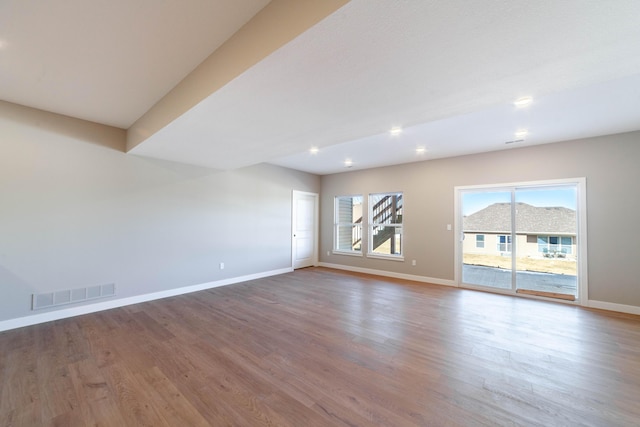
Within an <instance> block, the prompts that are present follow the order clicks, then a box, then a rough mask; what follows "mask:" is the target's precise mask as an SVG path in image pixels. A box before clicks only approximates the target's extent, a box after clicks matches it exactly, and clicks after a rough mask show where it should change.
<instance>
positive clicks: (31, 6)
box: [0, 0, 640, 174]
mask: <svg viewBox="0 0 640 427" xmlns="http://www.w3.org/2000/svg"><path fill="white" fill-rule="evenodd" d="M266 3H267V2H266V1H257V0H256V1H243V2H238V1H233V0H229V1H215V2H213V1H211V2H206V1H195V0H192V1H184V0H183V1H178V0H175V1H169V0H166V1H162V2H158V1H157V0H146V1H135V2H130V1H126V0H117V1H114V0H111V1H104V2H96V1H94V2H86V1H83V0H75V1H74V0H58V1H56V2H46V1H41V2H24V1H19V0H9V1H6V0H5V1H3V2H0V40H2V41H3V42H4V43H3V44H4V45H5V46H4V48H2V49H0V82H2V83H1V84H0V99H4V100H7V101H11V102H16V103H19V104H24V105H28V106H33V107H37V108H42V109H45V110H49V111H54V112H58V113H62V114H67V115H71V116H76V117H80V118H84V119H89V120H93V121H97V122H101V123H106V124H112V125H116V126H119V127H123V128H127V127H128V126H130V125H131V124H132V123H133V122H134V121H135V120H136V119H138V118H139V117H140V116H141V115H142V114H143V113H144V112H145V111H146V110H148V109H149V108H150V107H151V106H152V105H153V104H154V103H155V102H156V101H157V100H158V99H160V98H161V97H162V96H163V95H164V94H165V93H167V91H168V90H169V89H171V88H172V87H173V86H174V85H176V84H177V83H178V82H179V81H180V80H181V79H182V78H183V77H184V76H185V75H186V74H187V73H188V72H189V71H190V70H192V69H193V68H194V67H195V66H196V65H197V64H198V63H199V62H200V61H202V60H203V59H205V58H206V57H207V56H208V55H209V54H210V53H211V52H212V51H213V50H214V49H215V48H216V47H218V46H219V45H220V44H221V43H222V42H223V41H224V40H225V39H226V38H228V37H229V36H230V35H231V34H232V33H233V32H234V31H235V30H237V29H238V28H239V27H240V26H241V25H242V24H243V23H244V22H246V21H247V20H248V19H249V18H250V17H251V16H252V15H253V14H255V13H256V12H257V11H258V10H260V9H261V8H262V7H263V6H264V5H265V4H266ZM86 4H90V5H91V6H83V5H86ZM176 17H179V19H176ZM639 20H640V2H638V1H637V0H616V1H615V2H603V1H588V0H563V1H558V0H537V1H535V2H532V1H527V0H502V1H499V0H476V1H472V2H471V1H463V0H449V1H446V2H444V1H435V0H434V1H427V0H351V1H350V2H349V3H348V4H347V5H345V6H344V7H342V8H341V9H339V10H338V11H336V12H335V13H334V14H332V15H331V16H329V17H328V18H326V19H324V20H323V21H321V22H320V23H319V24H317V25H315V26H314V27H312V28H311V29H309V30H307V31H306V32H305V33H303V34H302V35H301V36H299V37H298V38H296V39H294V40H293V41H291V42H289V43H288V44H286V45H285V46H283V47H282V48H280V49H279V50H277V51H275V52H274V53H272V54H271V55H270V56H268V57H267V58H265V59H264V60H263V61H261V62H259V63H258V64H256V65H255V66H253V67H252V68H250V69H249V70H247V71H246V72H245V73H243V74H241V75H240V76H238V77H237V78H235V79H234V80H232V81H231V82H229V83H228V84H227V85H226V86H224V87H222V88H221V89H220V90H218V91H216V92H214V93H213V94H210V95H209V96H207V97H206V98H205V99H204V100H203V101H202V102H200V103H199V104H198V105H196V106H195V107H193V108H191V109H190V110H188V111H186V112H185V113H184V114H183V115H182V116H180V117H178V118H177V119H176V120H174V121H173V122H172V123H169V124H168V125H167V126H165V127H164V128H163V129H161V130H160V131H158V132H157V133H155V134H154V135H152V136H151V137H150V138H149V139H147V140H146V141H144V142H143V143H141V144H140V145H138V146H136V147H135V148H134V149H133V150H132V151H131V153H133V154H137V155H144V156H149V157H155V158H161V159H165V160H172V161H178V162H185V163H190V164H196V165H203V166H208V167H212V168H219V169H228V168H237V167H242V166H247V165H251V164H255V163H260V162H265V161H266V162H271V163H274V164H278V165H282V166H287V167H291V168H294V169H299V170H305V171H309V172H313V173H317V174H327V173H334V172H340V171H345V170H347V169H345V168H344V165H343V161H344V159H345V158H347V157H349V158H351V159H352V160H353V167H352V168H351V170H353V169H361V168H367V167H375V166H382V165H387V164H396V163H404V162H411V161H416V160H422V159H430V158H441V157H448V156H454V155H460V154H468V153H476V152H482V151H493V150H499V149H507V148H510V147H516V146H520V147H521V146H524V145H526V144H539V143H549V142H555V141H561V140H566V139H573V138H582V137H589V136H596V135H602V134H609V133H618V132H625V131H631V130H637V129H640V25H638V22H639ZM274 25H278V23H277V22H276V23H274ZM213 27H215V28H213ZM222 27H224V29H222ZM167 28H171V31H167ZM203 40H207V41H208V42H207V43H204V42H203ZM184 46H189V49H185V48H184ZM23 49H26V50H23ZM524 95H530V96H533V97H534V102H533V104H532V105H531V106H530V107H528V108H526V109H522V110H517V109H515V107H514V106H513V105H512V104H511V102H512V101H513V100H514V99H515V98H517V97H520V96H524ZM97 100H99V102H98V101H97ZM393 126H402V127H403V128H404V129H405V131H404V132H403V133H402V134H401V135H399V136H397V137H391V136H390V135H389V134H388V130H389V129H390V128H391V127H393ZM523 127H524V128H527V129H528V130H529V132H530V135H529V136H528V137H527V138H526V139H525V141H524V142H520V143H514V144H509V145H506V144H504V143H505V142H506V141H509V140H513V139H515V137H514V135H513V133H514V132H515V130H517V129H520V128H523ZM312 146H316V147H320V152H319V153H318V154H317V155H315V156H314V155H310V154H309V153H308V149H309V148H310V147H312ZM417 146H424V147H425V148H426V150H427V152H426V153H425V154H423V155H421V156H418V155H416V153H415V148H416V147H417Z"/></svg>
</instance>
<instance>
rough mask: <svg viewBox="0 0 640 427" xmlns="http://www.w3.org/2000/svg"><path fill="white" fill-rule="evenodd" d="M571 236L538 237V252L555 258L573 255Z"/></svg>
mask: <svg viewBox="0 0 640 427" xmlns="http://www.w3.org/2000/svg"><path fill="white" fill-rule="evenodd" d="M571 244H572V238H571V237H570V236H538V252H541V253H542V255H543V256H548V257H555V256H563V255H567V254H571V253H572V248H571Z"/></svg>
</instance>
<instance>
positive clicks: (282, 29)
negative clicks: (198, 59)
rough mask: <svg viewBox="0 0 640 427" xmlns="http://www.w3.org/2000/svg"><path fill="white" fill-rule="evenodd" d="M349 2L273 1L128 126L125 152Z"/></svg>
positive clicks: (330, 0) (329, 0)
mask: <svg viewBox="0 0 640 427" xmlns="http://www.w3.org/2000/svg"><path fill="white" fill-rule="evenodd" d="M346 3H348V0H322V1H317V0H272V1H271V2H270V3H269V4H268V5H267V6H265V7H264V9H262V10H261V11H260V12H258V14H257V15H256V16H254V17H253V18H252V19H251V20H250V21H249V22H248V23H247V24H245V25H244V26H243V27H242V28H241V29H240V30H239V31H238V32H237V33H236V34H234V35H233V36H232V37H231V38H230V39H229V40H227V41H226V42H225V43H224V44H223V45H222V46H220V48H218V49H217V50H216V51H215V52H213V53H212V54H211V55H210V56H209V57H208V58H207V59H205V60H204V61H203V62H202V63H201V64H200V65H198V67H196V68H195V70H193V71H192V72H191V73H190V74H189V75H188V76H187V77H185V78H184V79H183V80H182V81H181V82H180V83H179V84H178V85H177V86H176V87H175V88H173V89H172V90H171V91H170V92H169V93H167V94H166V95H165V96H164V97H163V98H162V99H161V100H160V101H158V102H157V103H156V104H155V105H154V106H153V107H152V108H151V109H150V110H149V111H147V112H146V113H145V114H144V115H143V116H142V117H140V118H139V119H138V120H137V121H136V122H135V123H134V124H133V125H132V126H131V127H130V128H129V130H128V131H127V151H130V150H131V149H132V148H133V147H135V146H136V145H138V144H140V143H141V142H143V141H144V140H146V139H147V138H149V137H150V136H151V135H153V134H154V133H156V132H157V131H159V130H160V129H162V128H163V127H165V126H166V125H168V124H169V123H171V122H172V121H173V120H175V119H176V118H178V117H179V116H181V115H182V114H184V113H185V112H186V111H188V110H189V109H190V108H192V107H194V106H195V105H196V104H198V103H199V102H200V101H202V100H203V99H205V98H206V97H208V96H209V95H211V94H212V93H214V92H215V91H217V90H218V89H220V88H221V87H223V86H224V85H226V84H227V83H229V82H230V81H231V80H233V79H234V78H236V77H237V76H239V75H240V74H242V73H243V72H244V71H246V70H247V69H249V68H250V67H252V66H253V65H255V64H257V63H258V62H259V61H261V60H262V59H264V58H266V57H267V56H268V55H270V54H271V53H273V52H274V51H276V50H277V49H278V48H280V47H282V46H284V45H285V44H286V43H288V42H290V41H291V40H293V39H294V38H296V37H297V36H299V35H300V34H302V33H303V32H304V31H306V30H307V29H309V28H311V27H312V26H313V25H315V24H316V23H318V22H320V21H321V20H322V19H324V18H326V17H327V16H329V15H330V14H331V13H333V12H335V11H336V10H337V9H339V8H340V7H342V6H344V5H345V4H346Z"/></svg>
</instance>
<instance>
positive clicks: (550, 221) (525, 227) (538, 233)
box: [463, 203, 577, 260]
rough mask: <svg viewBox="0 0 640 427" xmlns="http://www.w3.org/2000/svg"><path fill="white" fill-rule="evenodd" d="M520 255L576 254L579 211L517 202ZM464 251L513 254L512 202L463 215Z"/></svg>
mask: <svg viewBox="0 0 640 427" xmlns="http://www.w3.org/2000/svg"><path fill="white" fill-rule="evenodd" d="M515 224H516V233H515V238H516V242H515V243H516V244H517V256H518V257H532V258H544V257H550V258H566V259H572V260H575V258H576V225H577V224H576V211H575V210H573V209H569V208H565V207H537V206H532V205H529V204H527V203H516V222H515ZM463 231H464V243H463V250H464V253H465V254H483V255H511V252H512V250H513V246H512V245H513V243H514V242H512V241H511V240H512V236H511V204H510V203H494V204H492V205H490V206H487V207H486V208H484V209H481V210H479V211H478V212H475V213H473V214H471V215H468V216H465V217H464V218H463Z"/></svg>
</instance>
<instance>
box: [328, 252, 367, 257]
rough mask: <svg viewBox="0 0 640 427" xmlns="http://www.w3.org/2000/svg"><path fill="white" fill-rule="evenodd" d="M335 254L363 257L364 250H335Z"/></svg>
mask: <svg viewBox="0 0 640 427" xmlns="http://www.w3.org/2000/svg"><path fill="white" fill-rule="evenodd" d="M333 254H334V255H347V256H358V257H361V256H362V252H355V251H354V252H347V251H336V250H334V251H333Z"/></svg>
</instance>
